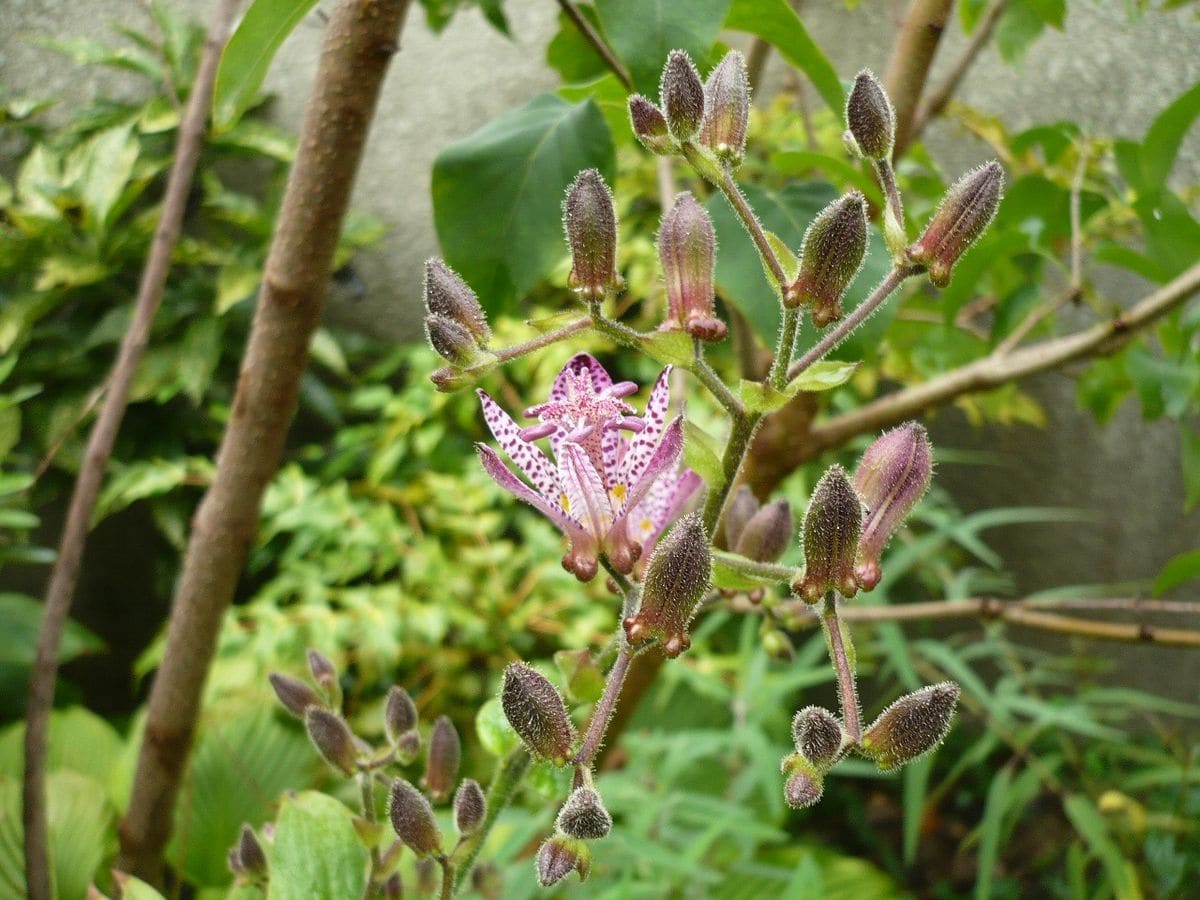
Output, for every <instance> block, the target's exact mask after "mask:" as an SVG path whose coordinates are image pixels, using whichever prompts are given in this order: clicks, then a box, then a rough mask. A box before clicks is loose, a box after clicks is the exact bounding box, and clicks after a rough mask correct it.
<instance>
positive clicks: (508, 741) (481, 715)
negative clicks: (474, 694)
mask: <svg viewBox="0 0 1200 900" xmlns="http://www.w3.org/2000/svg"><path fill="white" fill-rule="evenodd" d="M475 733H476V734H477V735H479V743H480V744H482V745H483V749H484V750H486V751H487V752H488V753H490V754H491V755H492V756H495V757H497V758H502V757H505V756H507V755H508V754H509V753H511V752H512V751H513V750H514V749H516V747H517V745H518V744H519V743H521V739H520V738H519V737H518V736H517V733H516V732H515V731H513V727H512V726H511V725H509V724H508V719H506V718H505V717H504V710H503V709H502V708H501V706H500V701H499V700H498V699H497V698H495V697H492V698H491V699H490V700H488V701H487V702H486V703H485V704H483V706H481V707H479V712H478V713H476V714H475Z"/></svg>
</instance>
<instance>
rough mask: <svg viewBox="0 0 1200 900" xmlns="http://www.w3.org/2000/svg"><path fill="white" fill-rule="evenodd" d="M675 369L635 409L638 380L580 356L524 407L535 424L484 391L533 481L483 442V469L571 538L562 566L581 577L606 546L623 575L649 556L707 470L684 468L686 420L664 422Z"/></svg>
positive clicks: (505, 440) (503, 438) (503, 442)
mask: <svg viewBox="0 0 1200 900" xmlns="http://www.w3.org/2000/svg"><path fill="white" fill-rule="evenodd" d="M670 372H671V370H670V367H669V366H668V367H667V368H666V369H664V370H663V373H662V374H661V375H660V376H659V377H658V381H657V382H656V383H655V385H654V387H653V389H652V390H651V391H650V399H649V401H647V403H646V411H645V413H643V415H641V416H637V415H635V412H636V411H635V410H634V408H633V407H632V406H630V405H629V404H628V403H626V402H625V399H624V398H625V397H628V396H629V395H630V394H633V393H635V392H636V391H637V389H638V386H637V385H636V384H635V383H634V382H632V381H622V382H618V383H616V384H614V383H613V380H612V378H611V377H610V376H609V374H608V372H606V371H605V369H604V367H603V366H602V365H600V363H599V362H597V361H596V359H595V358H593V357H592V356H590V355H588V354H586V353H579V354H577V355H575V356H574V357H572V358H571V360H570V361H569V362H568V363H567V364H566V366H564V367H563V370H562V371H561V372H559V373H558V377H557V378H556V379H555V381H554V386H553V387H552V388H551V390H550V399H549V401H548V402H546V403H542V404H539V405H537V406H533V407H531V408H530V409H527V410H526V411H525V415H526V416H528V417H530V418H536V419H537V420H538V421H539V424H537V425H532V426H530V427H529V428H521V426H519V425H518V424H517V423H516V422H515V421H513V419H512V417H511V416H509V415H508V413H506V412H505V411H504V410H503V409H501V408H500V406H499V405H498V404H497V403H496V401H494V400H493V399H492V398H491V397H489V396H488V395H487V394H486V393H484V392H483V391H479V392H478V393H479V399H480V401H481V402H482V404H483V415H484V418H485V419H486V420H487V424H488V428H490V429H491V432H492V434H493V435H495V437H496V440H497V441H499V442H500V446H501V448H502V449H503V450H504V452H505V453H506V454H508V456H509V458H510V459H511V460H512V461H513V462H514V463H516V465H517V468H518V469H520V470H521V472H522V473H523V474H524V475H525V477H526V478H528V479H529V481H530V482H532V485H533V486H532V487H530V485H528V484H526V483H525V482H524V481H522V480H521V479H520V478H518V477H517V476H516V475H514V474H513V472H512V471H511V470H510V469H509V468H508V466H507V465H505V463H504V461H503V460H502V459H501V458H500V455H499V454H498V453H497V452H496V451H495V450H493V449H492V448H491V447H488V446H487V445H485V444H479V445H477V449H478V450H479V458H480V461H481V462H482V463H483V467H484V469H485V470H486V471H487V473H488V474H489V475H491V476H492V478H493V479H494V480H495V481H496V483H497V484H499V485H500V486H501V487H502V488H504V489H505V490H506V491H508V492H509V493H511V494H512V495H513V496H515V497H516V498H517V499H518V500H523V501H525V502H526V503H528V504H529V505H530V506H532V507H533V508H534V509H536V510H538V511H539V512H540V513H542V514H543V515H545V516H546V517H547V518H549V519H550V520H551V521H552V522H554V524H556V525H557V526H558V527H559V528H561V529H562V530H563V533H564V534H566V536H567V537H568V538H570V541H571V549H570V551H569V552H568V553H567V554H566V556H564V557H563V568H565V569H566V570H567V571H569V572H573V573H574V574H575V577H577V578H578V579H579V580H580V581H588V580H590V579H591V578H592V577H594V576H595V574H596V571H597V565H598V560H599V556H600V554H601V553H603V554H605V556H607V558H608V560H609V562H611V563H612V565H613V566H614V567H615V568H616V569H617V570H618V571H620V572H622V573H625V574H628V573H630V572H632V571H633V568H634V566H635V564H637V562H638V560H639V559H649V556H650V550H652V549H653V547H654V543H655V541H657V540H658V537H659V535H660V534H661V533H662V531H663V529H664V528H665V527H666V525H667V524H668V523H669V522H670V521H671V520H672V519H673V518H674V517H675V515H676V514H677V513H678V512H679V510H680V509H681V508H682V507H683V504H684V503H685V502H687V500H688V498H689V497H690V496H691V495H692V494H693V493H694V492H695V490H696V489H697V488H698V487H699V486H700V476H698V475H697V474H696V473H695V472H693V471H692V470H691V469H686V468H683V469H681V467H680V465H679V456H680V453H681V452H682V450H683V418H682V417H681V416H680V417H676V418H675V419H674V420H672V421H671V422H670V423H669V424H668V423H667V408H668V405H669V402H670V388H669V386H668V379H669V376H670ZM542 438H549V439H550V449H551V451H552V453H553V460H551V458H550V457H549V456H547V455H546V454H545V453H544V452H543V451H542V450H541V449H540V448H539V447H538V446H537V444H536V443H535V442H536V441H538V440H540V439H542Z"/></svg>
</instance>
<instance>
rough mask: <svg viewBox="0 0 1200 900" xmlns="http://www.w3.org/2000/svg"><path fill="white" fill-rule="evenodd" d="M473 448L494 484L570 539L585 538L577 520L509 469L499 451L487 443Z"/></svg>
mask: <svg viewBox="0 0 1200 900" xmlns="http://www.w3.org/2000/svg"><path fill="white" fill-rule="evenodd" d="M475 449H476V450H477V451H478V452H479V461H480V462H481V463H483V469H484V471H485V472H487V473H488V474H489V475H491V476H492V480H493V481H495V482H496V484H498V485H500V487H502V488H504V489H505V490H506V491H508V492H509V493H510V494H512V495H513V496H514V497H516V498H517V499H518V500H524V501H525V502H526V503H528V504H529V505H530V506H532V507H533V508H534V509H536V510H537V511H538V512H540V513H541V514H542V515H544V516H545V517H546V518H548V519H549V520H550V521H551V522H553V523H554V524H555V525H557V526H558V527H559V528H561V529H562V530H563V531H564V532H565V533H566V534H567V536H568V537H570V538H571V540H572V541H574V540H575V538H576V537H583V538H585V540H586V535H585V534H584V531H583V528H582V527H581V526H580V524H579V522H577V521H575V519H573V518H571V517H570V516H568V515H567V514H566V513H565V512H564V511H563V510H562V509H561V508H560V507H557V506H555V505H553V504H552V503H550V502H549V501H548V500H547V499H546V498H545V497H543V496H542V495H541V494H539V493H537V492H536V491H535V490H533V489H532V488H531V487H529V485H527V484H526V483H525V482H523V481H522V480H521V479H520V478H518V477H517V476H516V475H514V474H513V473H512V472H511V471H509V468H508V466H506V465H505V464H504V460H502V459H501V458H500V454H499V453H497V452H496V451H495V450H493V449H492V448H491V447H489V446H488V445H487V444H476V445H475Z"/></svg>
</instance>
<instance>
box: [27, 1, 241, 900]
mask: <svg viewBox="0 0 1200 900" xmlns="http://www.w3.org/2000/svg"><path fill="white" fill-rule="evenodd" d="M238 5H239V4H238V0H223V2H222V3H221V4H220V5H219V6H218V7H217V10H216V13H215V14H214V16H213V20H212V24H211V26H210V27H209V30H208V37H207V39H206V41H205V44H204V49H203V52H202V53H201V56H200V64H199V68H198V69H197V71H196V83H195V84H194V85H193V86H192V93H191V96H190V97H189V98H188V103H187V110H186V112H185V113H184V116H183V120H182V122H181V123H180V126H179V134H178V136H177V138H176V143H175V161H174V162H173V163H172V165H171V171H170V174H169V175H168V176H167V187H166V192H165V194H164V195H163V204H162V212H161V213H160V214H159V220H158V225H157V227H156V228H155V231H154V237H153V240H152V243H151V245H150V254H149V256H148V257H147V259H146V266H145V268H144V269H143V270H142V278H141V283H140V284H139V285H138V293H137V299H136V300H135V302H134V309H133V316H132V318H131V319H130V322H129V328H128V330H127V331H126V332H125V334H124V335H123V336H122V338H121V346H120V348H119V350H118V352H117V359H116V362H114V363H113V368H112V372H111V374H110V375H109V377H108V381H107V391H106V392H105V393H104V404H103V406H101V408H100V413H99V415H98V416H97V417H96V421H95V423H94V424H93V425H92V430H91V433H90V434H89V435H88V442H87V448H86V450H85V451H84V456H83V464H82V465H81V466H80V469H79V475H78V477H77V478H76V480H75V487H74V490H73V491H72V493H71V502H70V505H69V506H68V508H67V520H66V523H65V524H64V526H63V531H62V536H61V537H60V539H59V545H58V554H57V556H56V557H55V559H54V568H53V569H51V571H50V580H49V583H48V584H47V586H46V602H45V613H44V616H43V618H42V627H41V630H40V631H39V633H38V642H37V649H36V651H35V655H34V662H33V667H32V670H31V672H30V678H29V703H28V707H27V708H26V713H25V715H26V718H25V723H26V724H25V769H24V786H23V796H22V821H23V823H24V828H25V882H26V889H27V890H28V896H29V897H30V898H32V900H50V897H51V891H52V886H51V880H50V861H49V848H48V844H47V835H46V738H47V727H48V723H49V719H50V708H51V706H52V705H53V703H54V682H55V679H56V677H57V675H58V648H59V644H60V643H61V641H62V634H63V629H64V627H65V626H66V622H67V617H68V615H69V614H70V611H71V601H72V599H73V598H74V596H75V588H76V586H77V585H78V583H79V570H80V568H81V566H82V564H83V550H84V546H85V545H86V543H87V533H88V526H89V523H90V522H91V519H92V512H93V510H94V509H95V507H96V497H97V495H98V494H99V492H100V485H101V483H102V482H103V481H104V471H105V469H106V468H107V466H108V460H109V457H111V456H112V449H113V443H114V442H115V441H116V438H117V432H118V431H119V430H120V428H121V420H122V419H123V418H124V416H125V408H126V406H127V405H128V403H129V388H130V385H131V384H132V383H133V377H134V374H135V372H136V371H137V367H138V363H139V362H141V359H142V357H143V355H145V352H146V346H147V344H149V342H150V327H151V325H152V324H153V322H154V315H155V313H157V312H158V307H159V304H160V303H161V302H162V297H163V290H164V288H165V286H166V282H167V273H168V272H169V271H170V268H171V251H172V250H173V249H174V247H175V243H176V242H177V241H178V240H179V234H180V231H181V229H182V227H183V215H184V211H185V209H186V207H187V196H188V192H189V191H190V190H191V186H192V176H193V175H194V173H195V171H196V162H197V160H198V159H199V158H200V149H201V146H202V145H203V143H204V134H205V130H206V122H207V119H208V109H209V106H210V104H211V102H212V94H213V84H214V82H215V80H216V72H217V62H218V61H219V60H220V58H221V50H222V48H223V47H224V46H225V42H226V40H227V39H228V36H229V29H230V25H231V24H232V22H233V17H234V14H235V13H236V11H237V7H238ZM97 396H98V395H97ZM52 452H53V451H52Z"/></svg>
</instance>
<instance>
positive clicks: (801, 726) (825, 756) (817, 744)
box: [792, 706, 843, 769]
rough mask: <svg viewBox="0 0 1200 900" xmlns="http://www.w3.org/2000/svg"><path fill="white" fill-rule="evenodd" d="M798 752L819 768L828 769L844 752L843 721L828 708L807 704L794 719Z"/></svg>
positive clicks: (793, 729) (794, 732)
mask: <svg viewBox="0 0 1200 900" xmlns="http://www.w3.org/2000/svg"><path fill="white" fill-rule="evenodd" d="M792 740H793V741H794V742H795V744H796V752H797V753H799V754H800V755H801V756H803V757H804V758H805V759H807V760H808V761H809V762H810V763H812V764H813V765H814V766H816V767H817V768H818V769H828V768H829V767H830V766H832V765H833V764H834V763H835V762H837V760H838V756H839V755H840V754H841V752H842V742H843V732H842V726H841V723H840V722H838V720H837V719H836V718H835V717H834V715H833V713H831V712H830V711H829V710H827V709H822V708H821V707H819V706H806V707H804V709H802V710H800V711H799V712H797V713H796V716H795V718H793V719H792Z"/></svg>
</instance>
